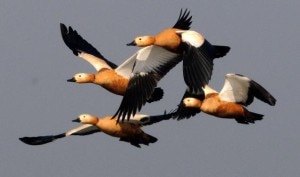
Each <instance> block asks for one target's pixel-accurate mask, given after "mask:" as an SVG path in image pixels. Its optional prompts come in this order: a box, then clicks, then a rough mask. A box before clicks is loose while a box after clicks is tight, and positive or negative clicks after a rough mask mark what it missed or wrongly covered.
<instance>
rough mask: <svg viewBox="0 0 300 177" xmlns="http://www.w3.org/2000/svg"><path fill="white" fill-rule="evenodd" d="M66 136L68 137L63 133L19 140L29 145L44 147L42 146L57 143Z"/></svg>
mask: <svg viewBox="0 0 300 177" xmlns="http://www.w3.org/2000/svg"><path fill="white" fill-rule="evenodd" d="M65 136H66V135H65V133H62V134H59V135H49V136H36V137H23V138H19V140H20V141H22V142H23V143H25V144H28V145H42V144H46V143H50V142H52V141H55V140H56V139H59V138H63V137H65Z"/></svg>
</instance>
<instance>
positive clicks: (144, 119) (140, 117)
mask: <svg viewBox="0 0 300 177" xmlns="http://www.w3.org/2000/svg"><path fill="white" fill-rule="evenodd" d="M172 117H173V113H172V112H170V113H166V112H165V113H164V114H161V115H155V116H149V115H145V114H136V115H135V116H134V117H130V119H129V120H128V121H126V120H125V122H129V123H133V124H138V125H141V126H146V125H152V124H154V123H158V122H160V121H163V120H169V119H171V118H172Z"/></svg>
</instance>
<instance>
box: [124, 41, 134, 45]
mask: <svg viewBox="0 0 300 177" xmlns="http://www.w3.org/2000/svg"><path fill="white" fill-rule="evenodd" d="M126 45H127V46H136V43H135V41H132V42H130V43H128V44H126Z"/></svg>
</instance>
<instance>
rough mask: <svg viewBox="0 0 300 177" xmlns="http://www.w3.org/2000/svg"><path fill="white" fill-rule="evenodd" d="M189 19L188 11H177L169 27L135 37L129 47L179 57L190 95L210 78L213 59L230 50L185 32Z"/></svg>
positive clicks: (196, 33)
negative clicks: (151, 48)
mask: <svg viewBox="0 0 300 177" xmlns="http://www.w3.org/2000/svg"><path fill="white" fill-rule="evenodd" d="M191 19H192V16H190V17H189V11H187V10H185V11H184V13H182V11H180V15H179V18H178V20H177V22H176V24H175V25H174V26H173V27H172V28H167V29H165V30H162V31H161V32H159V33H158V34H156V35H155V36H139V37H136V38H135V39H134V40H133V41H132V42H131V43H128V44H127V45H129V46H139V47H145V46H150V45H157V46H161V47H164V48H165V49H167V50H169V51H172V52H175V53H179V54H183V55H182V59H183V76H184V81H185V83H186V84H187V86H188V87H189V89H190V90H191V91H193V92H198V91H200V90H201V89H202V87H203V86H205V85H206V84H207V83H208V81H209V80H210V79H211V75H212V70H213V60H214V59H215V58H220V57H223V56H225V55H226V54H227V53H228V52H229V50H230V47H228V46H217V45H211V44H210V43H209V42H208V40H207V39H206V38H205V37H204V36H203V35H202V34H200V33H199V32H196V31H193V30H189V29H190V24H191V23H192V22H191Z"/></svg>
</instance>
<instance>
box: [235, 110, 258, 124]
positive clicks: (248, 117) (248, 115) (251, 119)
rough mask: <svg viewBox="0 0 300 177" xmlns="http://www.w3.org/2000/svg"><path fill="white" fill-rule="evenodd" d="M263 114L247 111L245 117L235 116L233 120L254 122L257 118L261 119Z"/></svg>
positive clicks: (241, 122) (244, 122)
mask: <svg viewBox="0 0 300 177" xmlns="http://www.w3.org/2000/svg"><path fill="white" fill-rule="evenodd" d="M263 117H264V115H262V114H258V113H255V112H247V113H246V116H245V117H239V118H235V120H236V121H237V122H238V123H240V124H249V123H252V124H254V123H255V121H257V120H262V119H263Z"/></svg>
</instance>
